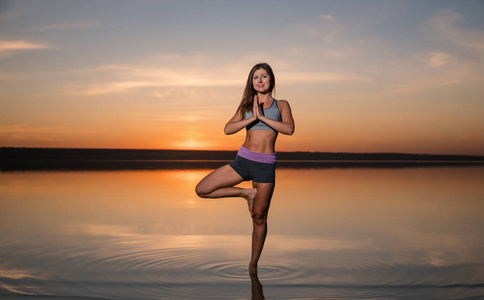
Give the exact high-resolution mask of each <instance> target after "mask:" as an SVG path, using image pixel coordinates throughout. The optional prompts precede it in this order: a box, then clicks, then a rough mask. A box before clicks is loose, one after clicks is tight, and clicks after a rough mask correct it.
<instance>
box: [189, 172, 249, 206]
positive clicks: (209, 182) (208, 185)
mask: <svg viewBox="0 0 484 300" xmlns="http://www.w3.org/2000/svg"><path fill="white" fill-rule="evenodd" d="M242 181H243V178H242V177H240V175H239V174H238V173H237V172H235V170H234V169H232V167H231V166H230V165H225V166H222V167H220V168H218V169H216V170H215V171H213V172H212V173H210V174H208V175H207V176H205V178H203V179H202V180H201V181H200V182H199V183H198V185H197V187H196V188H195V191H196V193H197V195H198V196H200V197H201V198H225V197H243V198H245V199H246V200H247V201H248V202H249V209H250V208H251V202H252V203H253V201H254V198H255V195H256V189H243V188H239V187H234V185H237V184H239V183H241V182H242Z"/></svg>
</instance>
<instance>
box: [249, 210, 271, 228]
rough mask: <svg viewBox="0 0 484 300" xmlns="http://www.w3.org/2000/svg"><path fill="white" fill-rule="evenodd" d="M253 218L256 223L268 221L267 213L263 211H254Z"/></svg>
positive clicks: (261, 223)
mask: <svg viewBox="0 0 484 300" xmlns="http://www.w3.org/2000/svg"><path fill="white" fill-rule="evenodd" d="M252 220H253V222H254V224H256V225H263V224H265V223H266V222H267V213H266V212H262V211H254V213H253V214H252Z"/></svg>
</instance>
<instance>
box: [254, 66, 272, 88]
mask: <svg viewBox="0 0 484 300" xmlns="http://www.w3.org/2000/svg"><path fill="white" fill-rule="evenodd" d="M270 80H271V78H270V76H269V74H267V71H266V70H264V69H257V70H256V71H255V72H254V75H253V76H252V86H253V87H254V90H256V91H257V92H259V93H262V94H266V93H268V92H269V91H270V88H271V82H270Z"/></svg>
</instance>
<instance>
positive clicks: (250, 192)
mask: <svg viewBox="0 0 484 300" xmlns="http://www.w3.org/2000/svg"><path fill="white" fill-rule="evenodd" d="M255 195H257V189H256V188H253V189H247V196H246V197H244V198H245V199H246V200H247V204H248V205H249V212H250V215H251V216H252V215H253V214H254V200H255Z"/></svg>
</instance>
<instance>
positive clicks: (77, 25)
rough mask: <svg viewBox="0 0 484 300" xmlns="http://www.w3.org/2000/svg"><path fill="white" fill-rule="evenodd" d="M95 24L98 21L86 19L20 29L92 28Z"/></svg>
mask: <svg viewBox="0 0 484 300" xmlns="http://www.w3.org/2000/svg"><path fill="white" fill-rule="evenodd" d="M96 26H98V22H96V21H86V22H79V23H65V24H52V25H47V26H40V27H31V28H24V29H22V30H21V31H26V32H33V31H43V30H77V29H86V28H93V27H96Z"/></svg>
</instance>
